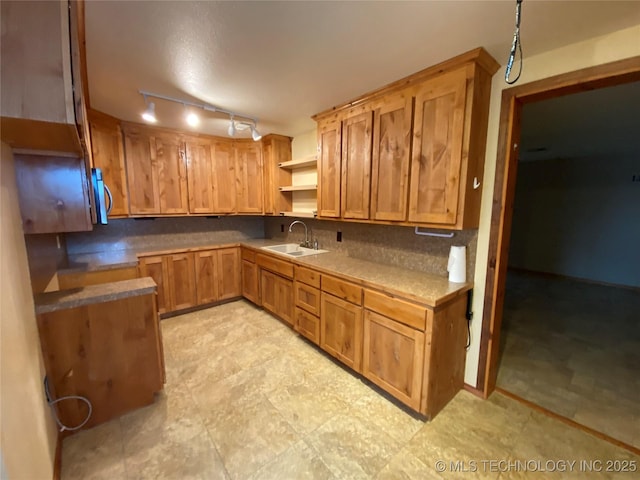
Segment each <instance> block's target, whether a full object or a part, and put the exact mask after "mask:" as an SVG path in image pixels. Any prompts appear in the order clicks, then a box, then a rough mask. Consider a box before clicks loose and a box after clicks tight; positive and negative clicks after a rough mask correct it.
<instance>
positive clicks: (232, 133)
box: [227, 115, 236, 137]
mask: <svg viewBox="0 0 640 480" xmlns="http://www.w3.org/2000/svg"><path fill="white" fill-rule="evenodd" d="M227 133H228V134H229V136H230V137H233V136H235V134H236V122H235V121H234V120H233V115H231V121H230V123H229V130H227Z"/></svg>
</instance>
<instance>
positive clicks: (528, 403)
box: [495, 387, 640, 455]
mask: <svg viewBox="0 0 640 480" xmlns="http://www.w3.org/2000/svg"><path fill="white" fill-rule="evenodd" d="M495 392H497V393H499V394H501V395H504V396H505V397H509V398H511V399H512V400H515V401H517V402H520V403H522V404H523V405H526V406H527V407H529V408H531V409H532V410H535V411H536V412H540V413H543V414H545V415H547V416H548V417H551V418H554V419H556V420H558V421H560V422H562V423H564V424H565V425H568V426H570V427H573V428H576V429H578V430H581V431H583V432H585V433H588V434H589V435H591V436H592V437H596V438H599V439H600V440H604V441H605V442H609V443H611V444H613V445H615V446H616V447H620V448H624V449H625V450H628V451H629V452H631V453H633V454H635V455H640V449H639V448H636V447H634V446H633V445H629V444H628V443H624V442H622V441H620V440H617V439H615V438H613V437H610V436H609V435H607V434H605V433H602V432H599V431H597V430H594V429H593V428H591V427H587V426H586V425H583V424H581V423H578V422H576V421H574V420H571V419H570V418H567V417H563V416H562V415H560V414H558V413H556V412H553V411H551V410H547V409H546V408H544V407H541V406H540V405H538V404H536V403H533V402H531V401H529V400H527V399H525V398H522V397H520V396H518V395H516V394H515V393H511V392H509V391H507V390H504V389H503V388H500V387H496V388H495Z"/></svg>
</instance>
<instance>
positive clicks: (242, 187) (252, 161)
mask: <svg viewBox="0 0 640 480" xmlns="http://www.w3.org/2000/svg"><path fill="white" fill-rule="evenodd" d="M234 147H235V148H234V149H235V154H236V181H237V183H236V193H237V197H238V200H237V205H238V210H237V211H238V213H259V214H261V213H262V212H263V209H264V207H263V203H264V198H263V190H262V189H263V184H262V151H261V148H260V144H259V143H257V142H253V141H251V142H234Z"/></svg>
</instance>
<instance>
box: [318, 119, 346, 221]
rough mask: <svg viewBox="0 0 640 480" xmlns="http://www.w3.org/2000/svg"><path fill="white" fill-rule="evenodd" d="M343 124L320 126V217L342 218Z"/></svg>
mask: <svg viewBox="0 0 640 480" xmlns="http://www.w3.org/2000/svg"><path fill="white" fill-rule="evenodd" d="M341 132H342V124H341V123H340V122H336V121H332V122H327V123H324V124H319V125H318V141H319V146H320V158H319V161H318V216H319V217H332V218H338V217H340V176H341V167H340V164H341V156H340V151H341V145H342V143H341Z"/></svg>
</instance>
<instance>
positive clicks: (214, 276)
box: [194, 250, 218, 305]
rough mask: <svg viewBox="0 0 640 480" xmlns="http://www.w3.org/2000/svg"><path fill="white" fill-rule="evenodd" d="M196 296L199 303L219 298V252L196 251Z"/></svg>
mask: <svg viewBox="0 0 640 480" xmlns="http://www.w3.org/2000/svg"><path fill="white" fill-rule="evenodd" d="M194 257H195V259H194V261H195V269H196V296H197V301H198V305H202V304H205V303H212V302H216V301H217V300H218V281H217V280H218V273H217V272H218V252H217V251H216V250H206V251H204V252H195V253H194Z"/></svg>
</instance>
